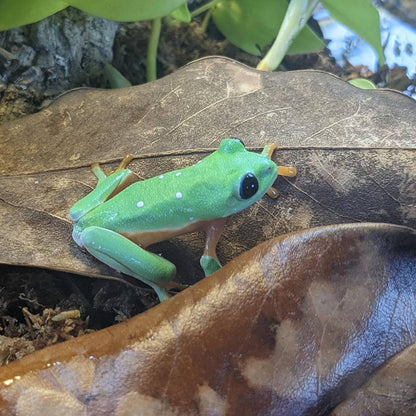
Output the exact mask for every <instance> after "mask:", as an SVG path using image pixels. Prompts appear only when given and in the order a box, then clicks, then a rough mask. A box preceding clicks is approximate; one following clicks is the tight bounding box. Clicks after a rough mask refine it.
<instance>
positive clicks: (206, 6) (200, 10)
mask: <svg viewBox="0 0 416 416" xmlns="http://www.w3.org/2000/svg"><path fill="white" fill-rule="evenodd" d="M220 1H221V0H211V1H209V2H208V3H205V4H204V5H202V6H201V7H198V8H197V9H195V10H194V11H193V12H192V13H191V16H192V17H195V16H198V15H199V14H201V13H204V12H205V11H207V10H210V9H212V8H213V7H214V6H215V5H216V4H217V3H218V2H220Z"/></svg>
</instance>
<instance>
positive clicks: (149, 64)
mask: <svg viewBox="0 0 416 416" xmlns="http://www.w3.org/2000/svg"><path fill="white" fill-rule="evenodd" d="M161 28H162V19H161V18H160V17H159V18H157V19H153V20H152V31H151V32H150V37H149V43H148V45H147V58H146V77H147V82H150V81H153V80H155V79H156V78H157V72H156V64H157V47H158V45H159V37H160V30H161Z"/></svg>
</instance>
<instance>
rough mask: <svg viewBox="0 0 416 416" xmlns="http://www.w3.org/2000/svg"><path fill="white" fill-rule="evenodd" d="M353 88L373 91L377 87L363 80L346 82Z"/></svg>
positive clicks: (357, 79)
mask: <svg viewBox="0 0 416 416" xmlns="http://www.w3.org/2000/svg"><path fill="white" fill-rule="evenodd" d="M348 82H349V83H350V84H351V85H354V87H357V88H361V89H362V90H374V89H376V88H377V87H376V86H375V85H374V84H373V83H372V82H371V81H370V80H368V79H365V78H356V79H350V80H349V81H348Z"/></svg>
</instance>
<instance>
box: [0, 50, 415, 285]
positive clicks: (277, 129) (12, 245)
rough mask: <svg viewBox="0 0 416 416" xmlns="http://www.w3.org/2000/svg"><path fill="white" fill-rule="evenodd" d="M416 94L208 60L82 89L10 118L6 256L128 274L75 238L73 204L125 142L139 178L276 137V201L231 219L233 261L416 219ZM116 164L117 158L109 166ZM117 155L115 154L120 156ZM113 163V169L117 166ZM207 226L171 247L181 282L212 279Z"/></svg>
mask: <svg viewBox="0 0 416 416" xmlns="http://www.w3.org/2000/svg"><path fill="white" fill-rule="evenodd" d="M415 110H416V103H415V102H414V101H413V100H412V99H410V98H409V97H406V96H405V95H403V94H400V93H397V92H393V91H380V90H377V91H369V90H359V89H357V88H355V87H352V86H351V85H349V84H347V83H346V82H344V81H341V80H340V79H338V78H336V77H334V76H331V75H328V74H326V73H321V72H318V71H297V72H287V73H285V72H279V73H268V72H260V71H256V70H254V69H252V68H248V67H246V66H244V65H241V64H238V63H236V62H234V61H232V60H230V59H226V58H205V59H201V60H199V61H196V62H194V63H191V64H189V65H187V66H185V67H183V68H182V69H180V70H178V71H177V72H175V73H174V74H172V75H170V76H167V77H165V78H163V79H160V80H158V81H156V82H154V83H150V84H145V85H140V86H138V87H132V88H126V89H118V90H111V91H110V90H106V91H104V90H102V91H99V90H87V89H80V90H76V91H73V92H70V93H68V94H65V95H64V96H62V97H61V98H59V99H58V100H57V101H56V102H55V103H54V104H53V105H52V106H51V107H49V108H47V109H45V110H43V111H41V112H40V113H38V114H34V115H31V116H28V117H25V118H23V119H20V120H16V121H13V122H10V123H7V124H4V125H3V126H0V170H1V171H2V173H3V175H2V176H0V244H1V246H2V250H1V252H0V263H3V264H13V265H33V266H36V267H46V268H50V269H58V270H64V271H69V272H73V273H78V274H85V275H89V276H103V277H113V278H118V277H120V276H119V274H118V273H116V272H115V271H114V270H112V269H110V268H108V267H106V266H105V265H103V264H102V263H100V262H98V261H96V260H94V259H93V258H92V257H91V256H90V255H88V254H86V253H84V252H82V251H81V250H79V248H78V247H77V246H76V245H75V243H73V242H72V240H71V236H70V235H71V229H72V225H71V223H70V221H69V218H68V209H69V207H70V206H71V205H72V204H73V203H74V202H75V201H77V200H78V199H80V198H81V197H82V196H83V195H85V194H86V193H87V192H88V191H89V190H91V189H92V187H93V186H94V184H95V178H94V176H93V175H92V174H91V172H90V170H89V165H90V164H91V163H92V162H96V161H98V162H100V163H103V164H106V163H109V164H110V166H111V167H115V166H116V164H117V161H119V160H120V159H121V158H122V157H123V156H124V155H125V154H126V153H133V154H135V155H136V159H135V160H134V161H133V163H132V164H131V167H132V169H133V170H134V171H136V172H137V173H138V175H139V176H140V178H143V179H145V178H148V177H151V176H154V175H157V174H160V173H163V172H166V171H168V170H172V169H175V168H178V167H184V166H188V165H190V164H192V163H194V162H195V161H196V160H198V159H200V158H201V157H203V156H205V155H206V154H207V153H209V152H211V151H213V150H214V149H215V148H216V147H217V146H218V144H219V142H220V141H221V140H222V139H223V138H224V137H226V136H236V137H240V138H241V139H243V141H244V143H245V144H246V145H247V146H248V147H250V148H256V149H260V148H262V147H263V146H264V145H265V143H267V142H276V143H277V144H278V145H279V146H281V150H280V151H278V152H277V154H276V155H275V158H276V160H277V161H278V163H279V164H281V165H289V164H294V165H296V167H297V168H298V172H299V173H298V176H297V177H296V178H294V179H290V180H286V179H285V178H278V180H277V182H276V186H277V187H278V188H279V189H280V191H281V196H280V198H279V199H277V200H270V199H269V198H267V197H265V198H263V199H262V200H261V201H260V202H259V203H258V204H255V205H254V206H253V207H251V208H250V209H248V210H246V211H245V212H244V213H242V214H239V215H237V216H234V217H233V218H232V219H231V220H230V221H228V225H227V229H226V233H225V235H224V238H222V239H221V240H220V245H219V256H220V259H221V260H222V262H223V263H226V262H228V261H229V260H230V259H232V258H234V257H236V256H237V255H238V254H241V253H242V252H244V251H246V250H247V249H249V248H251V247H253V246H255V245H256V244H258V243H259V242H261V241H264V240H267V239H269V238H272V237H274V236H276V235H280V234H283V233H286V232H290V231H294V230H299V229H304V228H307V227H312V226H317V225H326V224H335V223H343V222H355V221H356V222H363V221H374V222H389V223H395V224H402V225H408V226H412V227H415V226H416V208H415V207H416V185H415V184H416V169H415V166H416V150H415V141H416V122H415V117H414V114H415ZM110 162H111V163H110ZM113 162H114V163H113ZM110 166H109V167H110ZM202 247H203V238H202V236H195V235H191V236H186V237H183V238H180V239H176V240H175V241H174V242H173V243H162V244H161V245H160V246H158V248H157V250H158V252H161V253H162V254H163V255H164V256H165V257H167V258H168V259H169V260H171V261H173V262H174V263H176V264H177V267H178V280H179V281H181V282H182V283H193V282H195V281H197V280H199V279H200V278H202V277H203V275H202V271H201V270H200V267H199V257H200V255H201V251H202Z"/></svg>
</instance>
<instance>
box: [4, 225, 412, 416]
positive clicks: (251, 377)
mask: <svg viewBox="0 0 416 416" xmlns="http://www.w3.org/2000/svg"><path fill="white" fill-rule="evenodd" d="M415 247H416V233H415V231H413V230H411V229H409V228H405V227H398V226H393V225H380V224H378V225H377V224H362V225H361V224H360V225H339V226H331V227H324V228H318V229H313V230H309V231H305V232H300V233H295V234H289V235H287V236H282V237H278V238H276V239H273V240H270V241H268V242H266V243H264V244H262V245H260V246H257V247H255V248H254V249H252V250H251V251H249V252H248V253H245V254H243V255H242V256H240V257H239V259H237V260H234V261H232V262H231V263H229V264H228V265H226V266H225V267H224V268H223V269H221V270H219V271H218V272H217V273H214V274H213V275H211V276H209V277H208V278H206V279H204V280H202V281H201V282H199V283H197V284H196V285H194V286H193V287H191V288H189V289H187V290H185V291H183V292H182V293H180V294H178V295H177V296H175V297H173V298H171V299H169V300H168V301H166V302H163V303H162V304H160V305H158V306H156V307H155V308H153V309H151V310H149V311H147V312H145V313H143V314H141V315H139V316H137V317H135V318H132V319H130V320H128V321H126V322H124V323H121V324H118V325H115V326H113V327H111V328H108V329H106V330H102V331H98V332H96V333H93V334H91V335H86V336H83V337H80V338H78V339H76V340H73V341H68V342H66V343H64V344H60V345H58V346H53V347H49V348H46V349H44V350H42V351H39V352H36V353H34V354H32V355H29V356H27V357H24V358H23V359H21V360H19V361H16V362H14V363H12V364H10V365H9V366H6V367H3V368H1V369H0V380H1V386H2V388H1V389H0V396H1V398H2V400H3V403H2V408H3V413H2V414H4V415H9V414H22V415H38V414H39V415H40V414H42V416H48V415H56V409H57V406H58V409H59V411H60V414H65V415H68V416H73V415H81V414H82V415H98V414H105V415H125V414H149V415H153V414H154V415H156V414H157V415H169V416H170V415H183V416H186V415H266V414H276V415H293V416H295V415H296V416H301V415H327V414H329V412H330V411H331V409H333V408H335V407H336V406H338V405H340V404H341V403H342V402H343V401H344V400H345V399H347V398H349V397H350V396H351V395H352V394H353V392H354V389H356V388H358V387H360V386H361V385H363V383H365V382H367V384H368V383H372V382H373V385H374V383H376V381H373V380H370V381H369V379H370V377H371V376H372V374H373V373H374V372H375V371H376V370H377V369H378V368H379V367H380V366H383V365H384V364H386V363H387V362H388V360H389V359H390V358H391V357H392V356H394V355H395V354H397V353H399V352H401V351H403V350H404V349H406V348H407V347H409V346H411V345H413V343H414V342H415V339H416V335H415V332H414V328H415V325H416V307H415V304H416V296H415V294H416V250H415ZM408 351H409V350H408ZM408 351H405V352H404V353H407V352H408ZM404 353H403V354H404ZM396 361H397V359H395V360H393V361H392V362H391V364H388V366H391V365H393V366H396V370H395V371H397V370H400V368H401V367H403V364H402V365H397V363H396ZM407 363H408V366H411V365H413V374H414V373H415V370H414V364H413V361H411V362H407ZM388 366H387V367H386V370H385V372H384V373H388V372H389V369H388ZM410 371H411V370H409V372H410ZM397 374H398V373H395V372H393V375H392V374H390V382H393V383H394V382H395V379H396V378H397ZM377 376H378V374H376V377H377ZM378 378H379V379H380V377H378ZM408 382H410V384H411V387H412V389H413V390H412V391H414V390H415V383H416V380H415V379H414V378H413V380H410V379H408ZM384 383H385V384H386V383H387V384H388V383H389V380H386V379H385V380H384ZM399 384H400V383H399ZM376 385H377V384H376ZM367 389H368V387H367ZM369 390H370V391H373V392H374V387H372V388H370V389H369ZM357 394H359V393H357ZM414 397H415V396H414V395H413V396H412V400H413V405H411V404H409V403H408V404H407V409H411V412H407V413H406V412H402V413H397V412H396V413H395V414H400V415H413V414H414V411H415V410H416V409H415V405H414V403H415V402H414ZM401 400H409V397H408V395H406V394H403V396H402V398H401ZM346 403H348V402H346ZM400 403H401V401H400V397H397V401H396V404H397V408H396V409H399V408H400V407H399V405H400ZM6 409H7V411H6ZM146 412H147V413H146ZM334 412H335V413H334V414H336V415H338V413H336V411H334ZM340 414H351V413H348V411H347V412H346V413H340ZM354 414H368V413H354ZM371 414H375V413H371Z"/></svg>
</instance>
